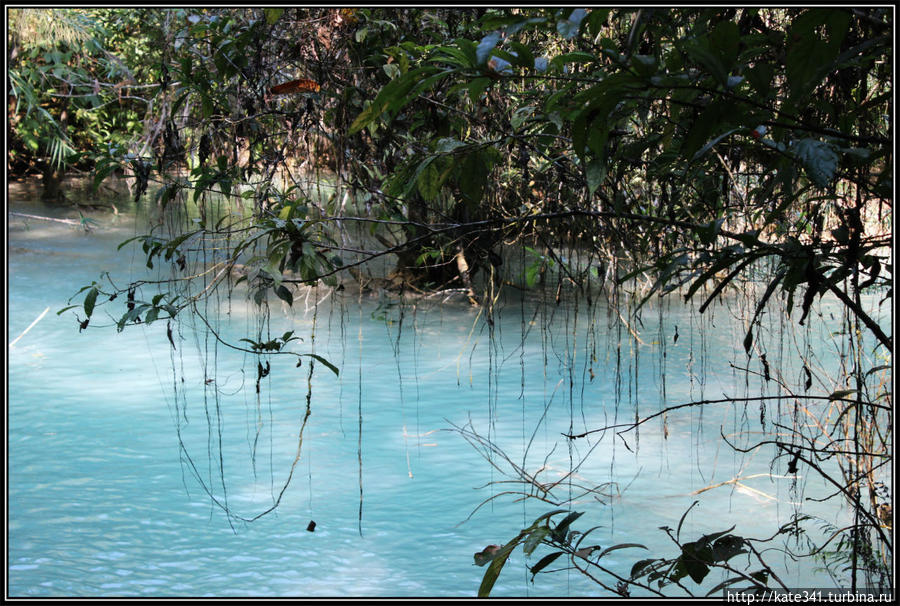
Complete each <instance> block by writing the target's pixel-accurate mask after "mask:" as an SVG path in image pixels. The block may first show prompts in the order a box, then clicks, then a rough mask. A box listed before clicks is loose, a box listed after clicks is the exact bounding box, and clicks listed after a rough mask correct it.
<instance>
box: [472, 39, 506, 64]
mask: <svg viewBox="0 0 900 606" xmlns="http://www.w3.org/2000/svg"><path fill="white" fill-rule="evenodd" d="M498 42H500V32H491V33H490V34H488V35H487V36H485V37H484V38H482V39H481V42H479V43H478V46H477V47H476V49H475V59H476V60H477V62H478V63H477V64H478V65H484V64H485V63H487V60H488V58H489V57H490V56H491V51H493V50H494V47H495V46H497V43H498Z"/></svg>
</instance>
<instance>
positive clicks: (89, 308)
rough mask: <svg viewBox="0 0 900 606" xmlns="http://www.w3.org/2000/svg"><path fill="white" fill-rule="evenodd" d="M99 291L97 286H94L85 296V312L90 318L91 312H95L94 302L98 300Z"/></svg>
mask: <svg viewBox="0 0 900 606" xmlns="http://www.w3.org/2000/svg"><path fill="white" fill-rule="evenodd" d="M98 293H99V291H98V290H97V289H96V288H92V289H90V290H89V291H88V294H87V295H86V296H85V297H84V313H85V315H86V316H87V317H88V318H90V317H91V314H92V313H94V303H96V302H97V294H98Z"/></svg>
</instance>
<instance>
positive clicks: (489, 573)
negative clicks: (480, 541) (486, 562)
mask: <svg viewBox="0 0 900 606" xmlns="http://www.w3.org/2000/svg"><path fill="white" fill-rule="evenodd" d="M519 540H520V537H516V538H515V539H513V540H512V541H510V542H509V543H507V544H506V545H504V546H503V548H502V549H500V551H499V552H498V553H497V555H496V556H494V559H493V560H492V561H491V565H490V566H488V569H487V570H485V571H484V577H483V578H482V579H481V585H480V586H479V587H478V597H479V598H486V597H489V596H490V595H491V589H493V588H494V583H495V582H496V581H497V577H499V576H500V571H501V570H503V565H504V564H506V560H507V559H509V554H511V553H512V551H513V549H515V547H516V545H518V544H519Z"/></svg>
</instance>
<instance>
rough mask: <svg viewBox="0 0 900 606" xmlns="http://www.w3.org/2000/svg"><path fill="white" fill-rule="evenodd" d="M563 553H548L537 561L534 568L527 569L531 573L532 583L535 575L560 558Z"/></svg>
mask: <svg viewBox="0 0 900 606" xmlns="http://www.w3.org/2000/svg"><path fill="white" fill-rule="evenodd" d="M563 553H564V552H562V551H554V552H553V553H548V554H547V555H545V556H544V557H542V558H541V559H540V560H538V563H537V564H535V565H534V566H532V567H531V568H529V570H530V571H531V580H532V582H533V581H534V577H535V576H536V575H537V573H539V572H540V571H542V570H543V569H544V568H546V567H547V566H549V565H550V564H552V563H553V562H554V561H555V560H556V558H558V557H559V556H561V555H562V554H563Z"/></svg>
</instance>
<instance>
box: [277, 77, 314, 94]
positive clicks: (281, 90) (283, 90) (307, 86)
mask: <svg viewBox="0 0 900 606" xmlns="http://www.w3.org/2000/svg"><path fill="white" fill-rule="evenodd" d="M317 92H319V83H318V82H316V81H315V80H310V79H308V78H300V79H299V80H291V81H290V82H284V83H282V84H279V85H277V86H273V87H272V88H270V89H269V94H270V95H292V94H297V93H317Z"/></svg>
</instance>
